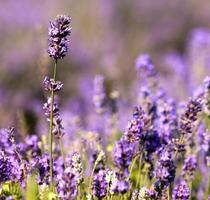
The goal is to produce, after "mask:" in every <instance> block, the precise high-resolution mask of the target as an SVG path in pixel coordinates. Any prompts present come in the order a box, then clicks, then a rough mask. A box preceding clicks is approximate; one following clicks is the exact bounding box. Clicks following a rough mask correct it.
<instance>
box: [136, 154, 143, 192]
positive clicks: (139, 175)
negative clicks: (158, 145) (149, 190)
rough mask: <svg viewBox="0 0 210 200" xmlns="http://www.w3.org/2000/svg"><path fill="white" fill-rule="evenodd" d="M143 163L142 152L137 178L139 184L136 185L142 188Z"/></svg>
mask: <svg viewBox="0 0 210 200" xmlns="http://www.w3.org/2000/svg"><path fill="white" fill-rule="evenodd" d="M141 165H142V153H141V154H140V158H139V170H138V179H137V184H136V187H137V188H138V187H139V188H141Z"/></svg>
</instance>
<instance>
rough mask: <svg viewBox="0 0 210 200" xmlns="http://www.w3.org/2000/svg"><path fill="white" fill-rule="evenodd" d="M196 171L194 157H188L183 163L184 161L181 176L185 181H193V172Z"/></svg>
mask: <svg viewBox="0 0 210 200" xmlns="http://www.w3.org/2000/svg"><path fill="white" fill-rule="evenodd" d="M196 169H197V160H196V157H195V156H193V155H192V156H189V157H188V158H187V159H186V160H185V161H184V166H183V168H182V176H184V177H185V179H186V180H187V179H188V178H189V179H190V180H192V179H193V177H194V173H195V170H196Z"/></svg>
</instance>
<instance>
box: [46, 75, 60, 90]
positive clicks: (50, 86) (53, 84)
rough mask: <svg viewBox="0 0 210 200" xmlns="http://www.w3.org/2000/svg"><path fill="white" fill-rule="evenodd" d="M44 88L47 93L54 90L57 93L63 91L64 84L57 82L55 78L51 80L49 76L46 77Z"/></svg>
mask: <svg viewBox="0 0 210 200" xmlns="http://www.w3.org/2000/svg"><path fill="white" fill-rule="evenodd" d="M43 86H44V89H45V90H46V91H52V90H53V91H54V92H57V91H60V90H61V89H62V87H63V83H61V82H60V81H55V80H54V79H53V78H51V79H50V78H49V77H48V76H46V77H45V78H44V81H43Z"/></svg>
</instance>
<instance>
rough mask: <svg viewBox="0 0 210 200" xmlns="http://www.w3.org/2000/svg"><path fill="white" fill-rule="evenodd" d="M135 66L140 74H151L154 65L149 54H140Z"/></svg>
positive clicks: (152, 73)
mask: <svg viewBox="0 0 210 200" xmlns="http://www.w3.org/2000/svg"><path fill="white" fill-rule="evenodd" d="M135 67H136V70H137V72H138V73H139V74H140V76H144V75H146V76H153V75H154V73H155V71H154V65H153V62H152V59H151V57H150V55H149V54H140V55H139V56H138V58H137V59H136V61H135Z"/></svg>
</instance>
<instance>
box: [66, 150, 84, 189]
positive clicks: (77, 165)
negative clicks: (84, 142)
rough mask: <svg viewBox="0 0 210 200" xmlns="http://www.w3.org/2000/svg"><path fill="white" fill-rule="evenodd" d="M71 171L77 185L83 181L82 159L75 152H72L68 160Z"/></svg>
mask: <svg viewBox="0 0 210 200" xmlns="http://www.w3.org/2000/svg"><path fill="white" fill-rule="evenodd" d="M69 165H70V168H71V172H72V173H73V174H74V175H75V180H76V183H77V185H79V184H80V183H81V182H82V181H83V168H82V160H81V157H80V155H79V154H78V153H77V152H74V153H73V154H72V156H71V159H70V161H69Z"/></svg>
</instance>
